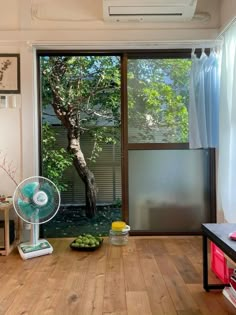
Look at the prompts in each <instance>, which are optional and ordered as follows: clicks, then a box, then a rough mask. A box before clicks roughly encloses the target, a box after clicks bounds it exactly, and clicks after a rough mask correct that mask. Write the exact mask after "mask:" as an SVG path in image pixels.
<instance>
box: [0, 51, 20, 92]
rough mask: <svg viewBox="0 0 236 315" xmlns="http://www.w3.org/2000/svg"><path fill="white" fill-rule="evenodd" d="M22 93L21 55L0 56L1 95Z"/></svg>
mask: <svg viewBox="0 0 236 315" xmlns="http://www.w3.org/2000/svg"><path fill="white" fill-rule="evenodd" d="M19 93H20V55H19V54H0V94H19Z"/></svg>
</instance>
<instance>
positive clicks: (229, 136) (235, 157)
mask: <svg viewBox="0 0 236 315" xmlns="http://www.w3.org/2000/svg"><path fill="white" fill-rule="evenodd" d="M219 134H220V135H219V161H218V189H217V190H218V191H217V196H218V206H219V208H221V209H222V210H223V212H224V216H225V219H226V220H227V221H228V222H234V223H236V24H234V25H233V26H231V28H230V29H229V30H228V31H227V32H226V33H225V35H224V44H223V48H222V65H221V90H220V132H219Z"/></svg>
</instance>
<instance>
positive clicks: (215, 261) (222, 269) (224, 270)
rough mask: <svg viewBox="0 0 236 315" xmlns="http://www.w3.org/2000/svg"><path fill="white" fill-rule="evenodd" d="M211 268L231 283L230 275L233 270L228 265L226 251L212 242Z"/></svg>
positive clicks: (223, 280)
mask: <svg viewBox="0 0 236 315" xmlns="http://www.w3.org/2000/svg"><path fill="white" fill-rule="evenodd" d="M211 270H212V271H213V272H214V273H215V274H216V276H217V277H218V278H219V279H220V280H221V281H222V282H223V283H229V279H230V275H231V273H232V272H233V269H232V268H229V267H228V266H227V259H226V258H225V256H224V252H222V250H221V249H220V248H219V247H217V246H216V245H215V244H214V243H212V242H211Z"/></svg>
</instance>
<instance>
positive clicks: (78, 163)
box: [69, 138, 97, 218]
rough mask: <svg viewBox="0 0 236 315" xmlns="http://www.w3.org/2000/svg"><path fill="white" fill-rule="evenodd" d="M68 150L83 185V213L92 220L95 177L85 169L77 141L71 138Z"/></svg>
mask: <svg viewBox="0 0 236 315" xmlns="http://www.w3.org/2000/svg"><path fill="white" fill-rule="evenodd" d="M69 150H70V151H71V152H72V153H73V154H74V160H73V163H74V166H75V169H76V170H77V172H78V174H79V176H80V178H81V179H82V181H83V182H84V185H85V194H86V208H85V213H86V216H87V217H88V218H92V217H94V216H95V214H96V201H97V187H96V182H95V177H94V175H93V173H92V172H91V171H90V169H89V168H88V167H87V164H86V161H85V159H84V155H83V152H82V151H81V149H80V143H79V140H78V139H75V138H72V139H70V140H69Z"/></svg>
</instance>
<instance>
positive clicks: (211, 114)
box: [189, 50, 220, 149]
mask: <svg viewBox="0 0 236 315" xmlns="http://www.w3.org/2000/svg"><path fill="white" fill-rule="evenodd" d="M219 81H220V80H219V57H218V55H217V54H216V52H215V51H214V50H212V51H211V52H210V55H209V56H207V55H206V54H205V52H204V51H203V52H202V54H201V57H200V58H197V56H196V55H195V54H194V53H192V67H191V72H190V91H189V92H190V96H189V146H190V148H191V149H198V148H215V147H218V134H219V133H218V131H219V129H218V128H219Z"/></svg>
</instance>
